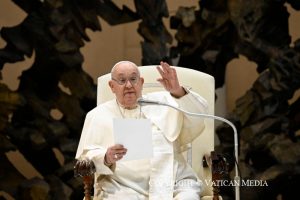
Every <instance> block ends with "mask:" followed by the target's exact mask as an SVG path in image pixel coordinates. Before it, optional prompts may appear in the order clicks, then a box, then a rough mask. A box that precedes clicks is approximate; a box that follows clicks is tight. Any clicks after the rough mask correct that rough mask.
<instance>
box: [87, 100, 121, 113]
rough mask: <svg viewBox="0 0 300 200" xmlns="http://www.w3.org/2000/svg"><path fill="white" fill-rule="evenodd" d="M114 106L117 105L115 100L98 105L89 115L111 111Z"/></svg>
mask: <svg viewBox="0 0 300 200" xmlns="http://www.w3.org/2000/svg"><path fill="white" fill-rule="evenodd" d="M114 104H115V100H110V101H106V102H104V103H101V104H99V105H97V106H96V107H94V108H93V109H92V110H90V111H89V112H88V113H87V114H90V115H92V114H94V113H98V112H105V111H110V110H111V109H113V108H114Z"/></svg>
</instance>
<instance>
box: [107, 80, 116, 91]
mask: <svg viewBox="0 0 300 200" xmlns="http://www.w3.org/2000/svg"><path fill="white" fill-rule="evenodd" d="M108 85H109V87H110V89H111V91H112V92H113V93H115V88H114V84H113V82H112V80H110V81H108Z"/></svg>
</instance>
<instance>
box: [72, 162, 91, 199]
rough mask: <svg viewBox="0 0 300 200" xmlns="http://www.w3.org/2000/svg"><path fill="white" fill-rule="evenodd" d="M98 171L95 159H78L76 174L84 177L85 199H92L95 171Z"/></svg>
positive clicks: (75, 167) (75, 168)
mask: <svg viewBox="0 0 300 200" xmlns="http://www.w3.org/2000/svg"><path fill="white" fill-rule="evenodd" d="M95 172H96V168H95V165H94V163H93V161H91V160H88V159H82V160H77V161H76V164H75V166H74V176H75V177H82V179H83V185H84V199H85V200H91V199H92V196H91V190H92V188H93V186H92V185H93V182H94V178H93V177H94V173H95Z"/></svg>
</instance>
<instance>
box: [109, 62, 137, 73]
mask: <svg viewBox="0 0 300 200" xmlns="http://www.w3.org/2000/svg"><path fill="white" fill-rule="evenodd" d="M122 63H127V64H131V65H133V66H134V67H136V68H137V71H138V74H139V75H140V70H139V69H138V66H137V65H136V64H135V63H133V62H131V61H128V60H122V61H119V62H117V63H116V64H115V65H114V66H113V67H112V68H111V71H110V74H111V76H112V75H113V73H114V71H115V69H116V67H117V66H118V65H120V64H122Z"/></svg>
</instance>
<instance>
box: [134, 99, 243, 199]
mask: <svg viewBox="0 0 300 200" xmlns="http://www.w3.org/2000/svg"><path fill="white" fill-rule="evenodd" d="M137 103H138V104H139V105H140V106H145V105H159V106H168V107H170V108H173V109H175V110H178V111H180V112H182V113H185V114H187V115H190V116H197V117H205V118H211V119H217V120H219V121H222V122H225V123H227V124H228V125H229V126H231V128H232V129H233V134H234V156H235V158H236V159H235V160H236V161H235V177H234V180H235V181H237V182H238V183H240V177H239V173H238V157H239V156H238V134H237V129H236V127H235V125H234V124H233V123H232V122H231V121H229V120H227V119H225V118H223V117H219V116H216V115H210V114H204V113H194V112H189V111H186V110H183V109H182V108H178V107H176V106H173V105H170V104H168V103H164V102H161V101H153V100H148V99H144V98H139V99H138V100H137ZM239 185H240V184H236V185H235V199H236V200H239V199H240V188H239Z"/></svg>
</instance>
